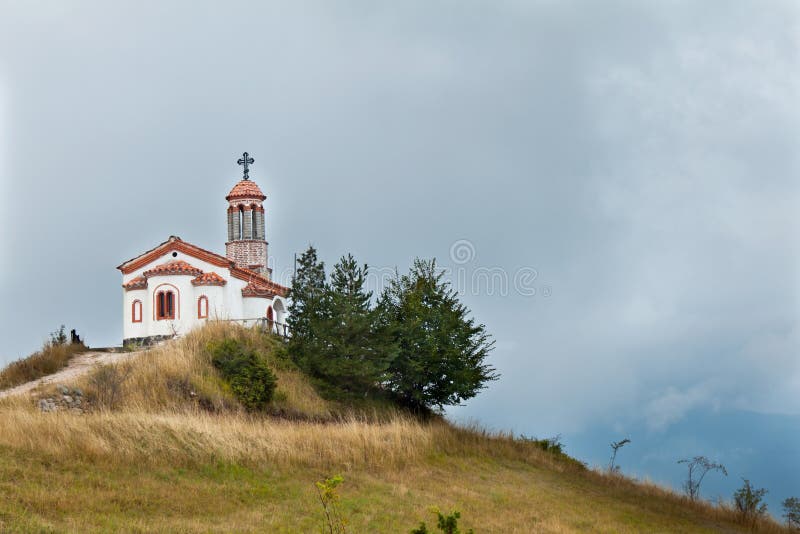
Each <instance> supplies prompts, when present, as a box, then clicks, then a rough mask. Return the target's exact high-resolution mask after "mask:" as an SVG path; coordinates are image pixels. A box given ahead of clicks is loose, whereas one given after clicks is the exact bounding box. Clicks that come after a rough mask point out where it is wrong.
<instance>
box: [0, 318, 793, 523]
mask: <svg viewBox="0 0 800 534" xmlns="http://www.w3.org/2000/svg"><path fill="white" fill-rule="evenodd" d="M224 336H237V337H238V338H239V339H241V340H243V341H246V342H247V343H249V344H252V345H253V346H257V347H260V349H261V350H262V352H263V353H264V354H266V355H267V358H269V360H270V363H271V364H272V366H273V368H274V369H275V372H276V375H277V376H278V391H279V392H282V395H280V398H279V399H278V400H277V401H276V402H275V403H274V404H275V405H274V406H273V408H274V411H276V412H278V413H282V414H287V413H289V414H293V415H294V416H297V417H293V418H285V417H279V418H276V417H270V416H264V415H260V416H254V415H249V414H247V413H245V412H244V411H242V410H240V409H239V408H238V406H237V404H236V401H235V400H234V399H233V398H232V397H231V396H230V394H229V393H228V392H227V391H226V389H225V386H224V384H222V383H221V382H220V381H219V379H218V377H217V375H216V372H215V371H214V369H213V367H212V366H211V364H210V361H209V358H208V355H207V354H206V353H205V350H204V349H205V346H206V344H207V343H208V342H209V341H211V340H213V339H218V338H219V337H224ZM124 365H128V366H129V368H128V370H127V371H126V372H127V379H126V380H125V382H124V385H123V392H122V396H121V400H120V402H119V403H118V407H117V409H114V410H97V411H95V412H94V413H90V414H87V415H76V414H70V413H60V412H59V413H48V414H42V413H39V412H38V410H36V409H35V408H34V407H33V405H32V403H31V402H30V401H29V400H24V399H19V398H18V399H6V400H5V401H3V402H2V403H0V430H1V431H0V531H4V530H6V529H7V530H10V531H36V532H39V531H44V532H47V531H59V532H60V531H69V532H103V531H119V530H121V531H133V532H137V531H141V532H172V531H181V532H207V531H221V532H226V531H237V532H257V531H276V532H308V531H314V530H318V528H319V519H320V515H319V510H318V509H317V506H318V505H317V503H316V502H315V496H314V493H313V487H314V486H313V483H314V481H316V480H318V479H320V478H322V477H325V476H329V475H331V474H334V473H343V474H344V476H345V484H344V486H343V487H342V489H341V494H342V506H343V508H344V511H345V514H346V515H347V516H348V517H349V518H350V521H351V523H350V527H351V528H350V531H351V532H408V531H409V530H410V529H411V528H412V527H414V526H416V525H418V524H419V521H420V520H427V521H428V523H429V524H430V520H431V517H430V516H429V514H428V513H427V512H426V509H427V508H428V507H429V506H431V505H437V506H440V507H441V508H442V509H445V510H450V509H458V510H460V511H461V512H462V517H463V520H462V526H463V527H464V530H466V529H467V528H475V529H476V531H477V532H585V531H593V532H645V531H647V532H715V531H726V532H738V531H746V529H744V528H743V527H741V526H740V525H739V524H738V523H736V518H735V515H734V514H733V513H732V511H731V510H729V509H727V508H725V507H719V506H712V505H710V504H708V503H702V502H691V501H689V500H687V499H685V498H684V497H682V496H680V495H677V494H675V493H674V492H672V491H670V490H668V489H665V488H662V487H659V486H657V485H654V484H649V483H642V482H637V481H634V480H630V479H628V478H625V477H622V476H618V475H614V476H610V475H608V474H606V473H602V472H597V471H591V470H586V469H583V468H581V467H580V466H578V465H576V463H575V462H571V461H568V460H565V459H563V458H560V457H558V456H556V455H553V454H551V453H548V452H544V451H542V450H541V449H540V448H539V447H537V446H536V445H535V444H533V443H531V442H528V441H525V440H519V439H514V438H513V437H512V436H510V435H507V434H503V433H490V432H487V431H485V430H482V429H480V428H476V427H471V428H461V427H456V426H453V425H450V424H448V423H446V422H445V421H442V420H440V419H436V418H434V419H431V420H427V421H420V420H417V419H414V418H413V417H410V416H408V415H403V414H402V413H399V412H394V413H391V412H387V411H385V410H383V409H378V410H377V412H376V414H373V415H368V414H366V413H364V411H361V412H359V413H355V412H354V413H352V414H350V415H349V416H342V415H341V412H342V409H341V406H336V405H334V404H332V403H330V402H328V401H325V400H323V399H322V398H320V397H319V396H318V395H317V394H316V392H315V391H314V389H313V388H312V387H311V386H310V385H309V383H308V382H307V380H306V379H305V377H304V376H303V375H302V374H301V373H299V372H298V371H297V370H296V369H294V368H293V366H292V365H291V364H290V363H289V362H287V361H285V359H284V358H282V356H281V346H280V342H277V341H274V340H272V339H269V338H264V337H262V336H259V335H258V334H256V333H254V332H251V331H247V330H243V329H239V328H235V327H230V326H228V325H222V324H212V325H210V326H209V327H208V328H206V329H204V330H202V331H199V332H196V333H193V334H192V335H190V336H187V337H186V338H184V339H183V340H181V341H179V342H176V343H172V344H170V345H167V346H165V347H162V348H158V349H154V350H152V351H149V352H147V353H145V354H143V355H142V356H141V357H139V358H138V359H137V360H135V361H133V362H132V363H130V364H124ZM83 382H84V386H85V387H87V388H88V387H89V385H90V382H91V380H90V378H84V379H83ZM184 386H187V387H188V388H190V389H191V390H193V391H196V393H197V396H196V397H192V396H191V395H188V396H187V395H186V390H185V389H184ZM200 397H201V398H203V399H205V401H203V402H204V403H210V404H203V403H200V402H199V401H198V400H197V398H200ZM300 415H304V416H306V419H305V420H302V419H300V418H299V416H300ZM758 529H759V531H761V532H789V530H788V529H785V528H783V527H781V526H780V525H777V524H776V523H774V522H772V521H762V522H761V523H759V525H758Z"/></svg>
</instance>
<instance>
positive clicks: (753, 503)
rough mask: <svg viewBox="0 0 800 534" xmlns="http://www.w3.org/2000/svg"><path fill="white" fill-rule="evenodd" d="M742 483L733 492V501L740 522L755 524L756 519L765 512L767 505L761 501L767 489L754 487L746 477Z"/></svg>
mask: <svg viewBox="0 0 800 534" xmlns="http://www.w3.org/2000/svg"><path fill="white" fill-rule="evenodd" d="M742 480H743V481H744V484H742V487H741V488H739V489H738V490H736V492H735V493H734V494H733V503H734V505H735V506H736V511H737V512H738V513H739V517H740V518H741V520H742V522H743V523H745V524H749V525H751V526H752V525H755V522H756V520H757V519H758V518H759V517H761V516H763V515H764V514H766V513H767V505H766V504H765V503H763V502H762V501H763V499H764V495H766V494H767V490H765V489H764V488H760V489H757V488H754V487H753V486H752V485H751V484H750V481H749V480H747V479H746V478H743V479H742Z"/></svg>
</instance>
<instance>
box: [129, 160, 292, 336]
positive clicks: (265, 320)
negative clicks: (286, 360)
mask: <svg viewBox="0 0 800 534" xmlns="http://www.w3.org/2000/svg"><path fill="white" fill-rule="evenodd" d="M238 163H239V165H242V167H243V177H242V179H241V180H239V182H238V183H236V185H234V186H233V189H231V190H230V192H229V193H228V195H227V196H226V197H225V200H226V201H227V205H228V206H227V215H226V220H227V235H228V239H227V241H226V243H225V255H224V256H222V255H220V254H216V253H214V252H211V251H209V250H206V249H204V248H201V247H199V246H197V245H193V244H191V243H188V242H186V241H183V240H182V239H181V238H180V237H176V236H170V238H169V239H167V240H166V241H164V242H163V243H161V244H160V245H158V246H156V247H155V248H153V249H150V250H148V251H147V252H144V253H142V254H139V255H138V256H136V257H134V258H132V259H130V260H128V261H126V262H125V263H123V264H122V265H120V266H119V267H117V269H119V270H120V271H121V272H122V290H123V298H122V323H123V329H122V330H123V345H124V346H129V345H131V344H137V345H148V344H152V343H154V342H158V341H161V340H165V339H170V338H173V337H176V336H180V335H182V334H185V333H186V332H188V331H189V330H191V329H193V328H195V327H197V326H201V325H203V324H204V323H205V322H206V321H208V320H210V319H218V320H227V321H236V322H239V323H243V324H250V325H252V324H254V323H259V324H262V325H263V326H264V327H266V328H269V329H272V330H273V331H275V332H278V333H281V334H283V335H286V334H287V332H286V317H287V314H288V306H287V302H286V294H287V292H288V288H286V287H284V286H282V285H280V284H278V283H276V282H273V281H272V279H271V278H272V269H271V268H270V267H269V266H268V262H267V240H266V231H265V211H264V201H265V200H266V198H267V197H266V195H264V193H262V192H261V189H260V188H259V187H258V185H257V184H256V183H255V182H253V181H252V180H250V176H249V170H250V167H249V166H250V165H251V164H252V163H254V159H253V158H252V157H250V155H249V154H248V153H247V152H245V153H244V154H243V155H242V158H240V159H239V160H238Z"/></svg>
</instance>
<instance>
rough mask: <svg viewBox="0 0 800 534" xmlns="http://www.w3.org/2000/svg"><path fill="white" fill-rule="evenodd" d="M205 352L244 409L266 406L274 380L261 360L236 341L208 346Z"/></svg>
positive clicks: (257, 408) (270, 396)
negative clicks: (207, 352)
mask: <svg viewBox="0 0 800 534" xmlns="http://www.w3.org/2000/svg"><path fill="white" fill-rule="evenodd" d="M208 350H209V352H210V353H211V363H212V364H213V365H214V367H216V368H217V369H218V370H219V371H220V374H221V375H222V378H223V379H224V380H225V381H226V382H228V384H230V387H231V391H233V393H234V395H236V398H237V399H239V402H241V403H242V405H243V406H244V407H245V408H246V409H247V410H249V411H256V410H263V409H264V408H266V407H267V405H268V404H269V402H270V401H271V400H272V396H273V394H274V393H275V387H276V385H277V380H276V378H275V375H274V374H273V373H272V371H271V370H270V368H269V367H268V366H267V363H266V362H265V361H264V358H262V357H261V356H260V355H259V354H258V353H257V352H256V351H255V350H253V349H251V348H249V347H247V346H246V345H245V344H244V343H242V342H241V341H238V340H236V339H225V340H224V341H222V342H219V343H212V344H210V345H209V347H208Z"/></svg>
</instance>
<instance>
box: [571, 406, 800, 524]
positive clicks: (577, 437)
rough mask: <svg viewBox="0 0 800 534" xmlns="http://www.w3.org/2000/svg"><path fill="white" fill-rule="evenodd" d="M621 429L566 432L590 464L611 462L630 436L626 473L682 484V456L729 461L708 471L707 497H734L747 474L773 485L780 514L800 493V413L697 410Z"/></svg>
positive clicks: (772, 505) (623, 453) (623, 459)
mask: <svg viewBox="0 0 800 534" xmlns="http://www.w3.org/2000/svg"><path fill="white" fill-rule="evenodd" d="M617 428H621V430H620V431H618V432H617V431H615V430H612V429H610V428H608V427H600V426H599V425H598V426H596V427H593V428H590V429H588V430H586V431H584V432H581V433H579V434H572V435H567V436H564V441H565V443H566V448H567V451H568V452H569V453H570V454H571V455H573V456H575V457H577V458H579V459H582V460H584V461H587V462H588V463H589V464H590V465H606V464H607V463H608V461H609V457H610V454H611V449H610V447H609V443H610V442H611V441H616V440H619V439H622V438H625V437H629V438H630V439H631V440H632V443H631V444H629V445H626V446H625V447H624V448H623V449H621V450H620V452H619V454H618V455H617V463H618V465H620V466H621V468H622V471H623V472H624V473H626V474H629V475H635V476H637V477H639V478H642V479H644V478H649V479H650V480H652V481H654V482H661V483H664V484H668V485H670V486H672V487H673V488H677V489H679V488H680V487H681V484H682V483H683V481H684V480H685V478H686V467H685V466H683V465H678V464H677V461H678V460H679V459H681V458H687V457H691V456H695V455H705V456H707V457H709V458H710V459H712V460H716V461H719V462H721V463H723V464H724V465H725V466H726V467H727V469H728V474H729V476H728V477H724V476H722V475H721V474H717V473H712V474H709V475H708V477H707V478H706V479H705V480H704V481H703V485H702V487H701V492H702V495H703V497H705V498H707V499H716V498H717V497H722V498H723V499H727V500H730V499H731V496H732V494H733V492H734V491H735V490H736V489H737V488H739V487H740V486H741V484H742V477H744V478H748V479H750V481H751V482H752V483H753V484H754V485H755V486H757V487H763V488H766V489H768V490H769V493H768V494H767V495H766V502H767V503H768V505H769V511H770V512H771V513H772V514H773V515H774V516H776V517H780V515H781V513H782V508H781V502H782V501H783V500H784V499H785V498H786V497H790V496H797V497H800V416H797V415H779V414H760V413H753V412H744V411H723V412H719V413H713V412H710V411H696V412H693V413H690V414H689V415H688V416H687V417H686V418H684V419H683V420H682V421H680V422H679V423H675V424H673V425H671V426H670V427H668V428H666V429H664V430H661V431H654V430H650V429H648V428H647V425H646V424H645V423H639V424H634V425H630V426H627V427H626V426H625V425H617Z"/></svg>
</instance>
